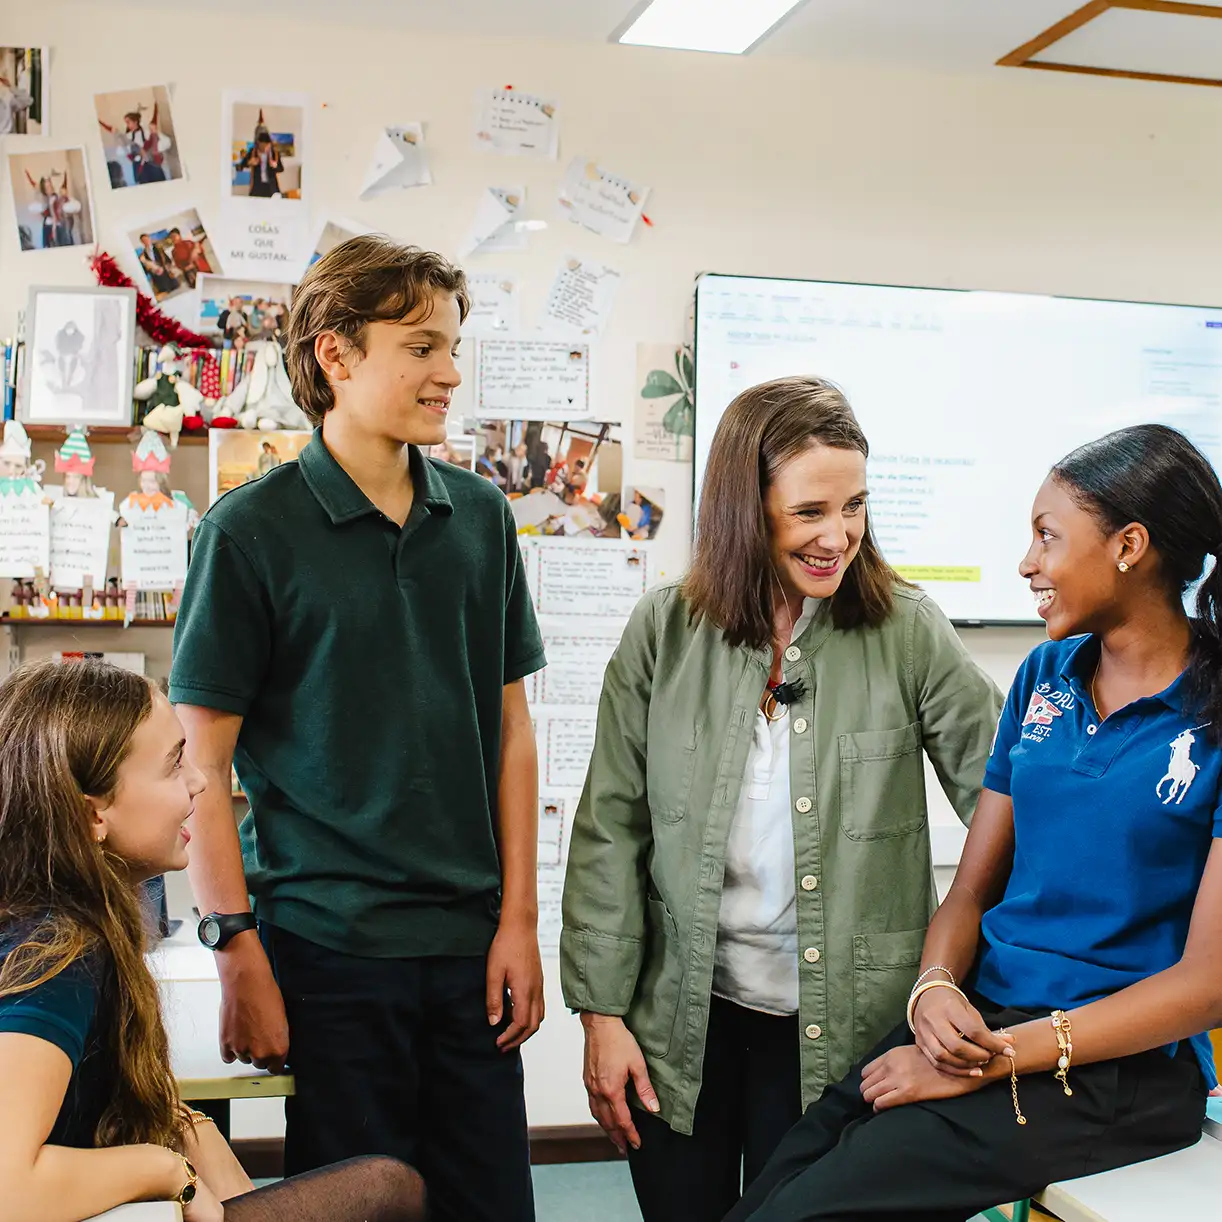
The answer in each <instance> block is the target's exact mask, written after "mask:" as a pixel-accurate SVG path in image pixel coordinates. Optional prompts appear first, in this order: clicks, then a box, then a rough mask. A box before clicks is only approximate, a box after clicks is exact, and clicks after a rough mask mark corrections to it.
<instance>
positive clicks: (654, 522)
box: [616, 488, 666, 539]
mask: <svg viewBox="0 0 1222 1222" xmlns="http://www.w3.org/2000/svg"><path fill="white" fill-rule="evenodd" d="M665 505H666V494H665V492H663V490H662V489H661V488H625V489H624V501H623V506H624V507H623V509H622V510H620V513H619V516H618V517H617V519H616V520H617V521H618V522H619V524H620V526H622V527H623V529H624V534H625V535H627V536H628V538H629V539H655V538H657V534H658V528H659V527H660V526H661V525H662V510H663V509H664V508H665Z"/></svg>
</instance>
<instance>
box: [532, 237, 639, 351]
mask: <svg viewBox="0 0 1222 1222" xmlns="http://www.w3.org/2000/svg"><path fill="white" fill-rule="evenodd" d="M619 278H620V277H619V272H617V271H615V270H614V268H610V267H607V266H606V265H605V264H602V263H594V262H591V261H590V260H588V259H578V258H575V257H573V256H570V257H569V258H567V259H566V260H565V261H564V263H563V264H562V265H561V267H560V270H559V271H557V273H556V278H555V280H553V281H552V287H551V291H550V292H549V293H548V295H547V303H546V304H545V305H544V307H543V320H542V322H541V324H540V325H541V327H542V329H543V330H544V331H551V332H554V333H556V334H561V335H571V336H598V335H601V334H602V332H603V329H604V328H605V327H606V325H607V319H608V317H609V316H610V314H611V306H612V303H613V302H614V301H615V292H616V289H618V288H619Z"/></svg>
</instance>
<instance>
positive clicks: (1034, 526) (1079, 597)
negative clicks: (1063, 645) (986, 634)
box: [1018, 475, 1145, 641]
mask: <svg viewBox="0 0 1222 1222" xmlns="http://www.w3.org/2000/svg"><path fill="white" fill-rule="evenodd" d="M1136 529H1137V531H1138V532H1139V535H1140V537H1138V538H1137V539H1136V549H1137V550H1135V549H1134V539H1132V538H1130V535H1132V533H1133V532H1132V531H1131V530H1125V531H1118V532H1117V533H1115V534H1111V535H1109V534H1107V533H1106V532H1105V531H1104V530H1103V529H1102V528H1101V527H1100V525H1099V520H1098V518H1096V517H1095V516H1094V514H1092V513H1090V512H1089V511H1087V510H1086V509H1083V508H1082V506H1081V505H1079V504H1078V502H1077V501H1076V500H1075V499H1074V497H1073V496H1072V495H1071V493H1070V492H1069V490H1068V489H1067V488H1066V487H1065V486H1064V485H1063V484H1061V483H1060V482H1058V481H1057V480H1056V479H1054V478H1053V477H1052V476H1051V475H1050V476H1049V477H1048V478H1047V479H1046V480H1045V481H1044V483H1043V486H1042V487H1041V488H1040V490H1039V492H1038V493H1037V494H1036V498H1035V505H1034V506H1033V507H1032V510H1031V546H1030V548H1028V550H1027V554H1026V555H1025V556H1024V557H1023V560H1022V563H1021V564H1020V565H1019V566H1018V571H1019V573H1020V574H1021V575H1022V576H1023V578H1024V579H1026V581H1028V582H1029V583H1030V585H1031V593H1032V594H1033V595H1034V596H1035V607H1036V611H1037V612H1038V613H1039V615H1040V618H1041V619H1043V621H1044V622H1045V623H1046V624H1047V625H1048V635H1049V637H1050V638H1051V639H1052V640H1054V641H1063V640H1065V638H1066V637H1071V636H1077V635H1079V634H1080V633H1084V632H1105V631H1107V629H1108V628H1109V627H1111V626H1112V624H1113V622H1114V621H1116V620H1118V619H1119V618H1121V612H1120V610H1119V607H1120V602H1121V598H1122V596H1123V594H1124V590H1123V588H1122V586H1123V583H1125V582H1127V583H1128V584H1129V585H1130V586H1132V585H1133V583H1134V578H1133V575H1132V574H1131V573H1130V574H1128V575H1127V576H1126V574H1123V573H1121V572H1120V570H1119V569H1118V568H1117V565H1118V564H1119V563H1120V562H1121V561H1122V560H1125V561H1127V562H1128V563H1129V564H1133V563H1134V562H1135V561H1136V559H1137V558H1138V555H1139V554H1140V553H1141V552H1144V551H1145V541H1144V531H1143V530H1142V528H1141V527H1137V528H1136Z"/></svg>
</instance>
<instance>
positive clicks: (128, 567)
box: [119, 501, 187, 590]
mask: <svg viewBox="0 0 1222 1222" xmlns="http://www.w3.org/2000/svg"><path fill="white" fill-rule="evenodd" d="M122 512H123V519H124V521H125V522H126V523H127V525H126V526H124V527H123V529H122V530H121V531H120V532H119V534H120V552H121V562H122V571H123V585H124V586H125V587H128V588H132V587H134V588H135V589H137V590H173V589H174V588H175V587H176V586H181V585H182V584H183V582H184V581H186V579H187V508H186V506H185V505H182V504H180V503H178V502H175V503H174V504H173V505H162V506H160V507H158V508H157V509H140V508H139V507H138V506H134V505H132V504H131V503H130V502H129V501H125V502H124V504H123V507H122Z"/></svg>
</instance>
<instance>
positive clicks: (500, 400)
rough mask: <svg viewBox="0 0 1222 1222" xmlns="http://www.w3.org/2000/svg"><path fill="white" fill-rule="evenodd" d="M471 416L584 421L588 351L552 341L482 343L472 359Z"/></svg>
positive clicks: (587, 397)
mask: <svg viewBox="0 0 1222 1222" xmlns="http://www.w3.org/2000/svg"><path fill="white" fill-rule="evenodd" d="M475 383H476V384H475V399H476V414H477V415H478V416H480V417H486V418H489V419H508V420H512V419H533V420H540V419H544V418H546V419H549V420H588V419H589V418H590V348H589V345H588V344H581V343H575V344H571V343H561V342H559V341H556V340H509V339H485V340H481V341H480V343H479V349H478V352H477V354H476V360H475Z"/></svg>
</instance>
